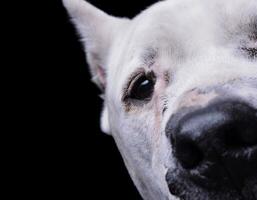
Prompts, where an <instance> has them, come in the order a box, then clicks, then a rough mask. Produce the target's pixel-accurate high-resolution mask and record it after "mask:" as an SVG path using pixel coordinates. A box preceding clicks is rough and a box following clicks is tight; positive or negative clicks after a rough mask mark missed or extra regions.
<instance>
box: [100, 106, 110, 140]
mask: <svg viewBox="0 0 257 200" xmlns="http://www.w3.org/2000/svg"><path fill="white" fill-rule="evenodd" d="M100 123H101V124H100V126H101V130H102V132H104V133H105V134H107V135H111V131H110V122H109V114H108V109H107V106H106V105H104V107H103V110H102V115H101V120H100Z"/></svg>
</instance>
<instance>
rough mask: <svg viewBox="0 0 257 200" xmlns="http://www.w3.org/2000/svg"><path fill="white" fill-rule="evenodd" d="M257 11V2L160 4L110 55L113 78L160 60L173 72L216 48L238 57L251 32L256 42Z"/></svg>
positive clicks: (138, 21) (122, 78)
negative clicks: (180, 64)
mask: <svg viewBox="0 0 257 200" xmlns="http://www.w3.org/2000/svg"><path fill="white" fill-rule="evenodd" d="M256 10H257V1H256V0H248V1H247V2H246V1H245V0H226V1H224V0H213V1H207V0H179V1H176V0H166V1H161V2H159V3H156V4H154V5H153V6H151V7H150V8H148V9H146V10H145V11H143V12H142V13H141V14H139V15H138V16H136V17H135V18H134V19H132V21H131V22H132V23H131V24H130V27H129V28H128V29H126V30H125V31H123V32H122V34H121V36H120V37H119V38H118V39H117V43H116V45H114V48H113V51H112V52H111V56H110V62H109V65H111V66H112V67H113V70H111V72H110V76H109V78H110V79H111V80H113V79H114V77H116V78H117V79H119V81H120V82H124V81H125V80H126V79H127V78H128V76H129V74H132V73H133V72H134V71H135V70H136V69H137V68H141V67H142V66H143V67H144V66H145V67H149V66H151V65H152V64H153V63H154V62H155V60H156V59H158V61H159V62H160V61H161V62H162V63H159V66H162V67H163V66H166V68H168V70H170V66H176V65H177V64H179V63H178V62H185V61H187V62H188V60H187V59H188V58H189V59H190V58H197V56H200V57H202V55H206V57H208V55H214V54H212V52H213V49H214V51H215V52H218V53H219V54H220V55H221V56H220V58H221V59H223V60H224V59H226V56H224V55H229V56H230V57H231V58H230V59H232V60H233V57H232V56H231V55H232V54H230V50H232V51H233V50H234V49H235V50H236V49H238V48H239V47H240V45H241V44H240V43H241V42H242V41H247V40H249V36H253V38H254V42H253V43H255V45H256V41H257V13H256ZM215 48H216V50H215ZM223 50H224V53H223V52H222V51H223ZM228 51H229V52H228ZM209 52H210V54H208V53H209ZM227 53H228V54H227ZM214 56H215V61H214V62H217V63H218V62H219V61H218V57H217V55H214ZM218 56H219V55H218ZM160 57H161V59H160ZM235 58H236V56H235ZM208 59H209V58H208ZM173 62H174V65H173ZM115 66H117V67H115ZM114 68H116V70H115V69H114ZM165 70H166V69H165Z"/></svg>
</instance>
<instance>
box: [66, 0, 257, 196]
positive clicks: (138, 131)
mask: <svg viewBox="0 0 257 200" xmlns="http://www.w3.org/2000/svg"><path fill="white" fill-rule="evenodd" d="M64 4H65V6H66V8H67V9H68V11H69V13H70V15H71V17H72V20H73V22H74V24H75V25H76V27H77V29H78V31H79V33H80V35H81V36H82V41H83V43H84V44H85V47H86V52H87V58H88V63H89V65H90V68H91V72H92V76H93V80H94V81H95V83H97V85H98V86H99V87H100V88H101V89H102V90H103V93H104V100H105V103H104V109H103V115H102V119H101V126H102V129H103V131H104V132H106V133H109V134H111V135H112V136H113V137H114V139H115V141H116V143H117V146H118V148H119V150H120V152H121V154H122V156H123V158H124V162H125V164H126V166H127V168H128V171H129V172H130V175H131V177H132V179H133V181H134V183H135V184H136V186H137V188H138V190H139V191H140V193H141V195H142V196H143V198H144V199H147V200H150V199H152V200H157V199H166V200H168V199H177V198H178V199H185V200H192V199H197V200H208V199H209V200H217V199H222V200H237V199H238V200H239V199H248V200H254V199H257V1H256V0H249V1H244V0H227V1H223V0H215V1H204V0H167V1H163V2H159V3H157V4H155V5H154V6H152V7H150V8H149V9H147V10H146V11H144V12H142V13H141V14H140V15H138V16H137V17H135V18H134V19H132V20H129V19H121V18H115V17H111V16H109V15H107V14H105V13H103V12H102V11H100V10H98V9H97V8H95V7H93V6H92V5H90V4H89V3H87V2H85V1H83V0H64Z"/></svg>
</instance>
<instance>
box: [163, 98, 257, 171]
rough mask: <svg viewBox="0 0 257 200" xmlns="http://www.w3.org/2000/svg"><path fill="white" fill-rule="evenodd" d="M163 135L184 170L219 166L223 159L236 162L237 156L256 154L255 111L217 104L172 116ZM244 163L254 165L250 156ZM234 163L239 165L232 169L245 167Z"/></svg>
mask: <svg viewBox="0 0 257 200" xmlns="http://www.w3.org/2000/svg"><path fill="white" fill-rule="evenodd" d="M166 134H167V135H168V137H169V138H170V140H171V145H172V149H173V153H174V156H175V157H176V159H177V161H178V163H179V164H180V165H181V166H182V167H183V169H185V170H190V169H195V168H197V167H199V166H201V165H203V164H204V163H205V164H206V163H207V162H209V163H215V164H218V165H219V163H218V162H220V160H222V159H226V158H225V155H226V156H228V157H229V159H230V160H231V159H234V160H237V159H239V157H240V156H239V155H242V157H244V154H245V152H247V151H249V152H250V150H253V151H255V154H256V145H257V111H256V109H254V108H253V107H251V106H249V105H247V104H246V103H241V102H236V101H225V102H220V101H219V102H216V103H213V104H210V105H208V106H206V107H204V108H201V109H197V110H194V111H188V110H187V111H184V112H183V111H182V113H180V114H176V115H173V116H172V117H171V118H170V119H169V121H168V124H167V127H166ZM251 152H252V151H251ZM252 153H253V152H252ZM255 156H256V155H255ZM247 159H248V161H249V160H250V161H249V165H252V164H253V162H256V160H255V161H251V159H256V158H253V157H251V155H250V157H249V155H248V157H247ZM230 163H232V162H230ZM234 163H237V164H236V165H241V166H235V167H244V164H246V163H244V162H242V163H241V164H240V162H236V161H235V162H234ZM238 163H239V164H238ZM255 164H256V163H255ZM246 165H247V164H246ZM231 167H232V168H233V166H231ZM250 168H251V166H250ZM253 170H254V169H253ZM248 171H249V170H248ZM255 171H256V170H255Z"/></svg>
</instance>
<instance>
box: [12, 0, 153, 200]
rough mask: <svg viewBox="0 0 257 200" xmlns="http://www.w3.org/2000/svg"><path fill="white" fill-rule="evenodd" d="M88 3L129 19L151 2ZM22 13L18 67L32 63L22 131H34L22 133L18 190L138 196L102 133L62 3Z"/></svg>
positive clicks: (98, 103) (52, 1) (56, 0)
mask: <svg viewBox="0 0 257 200" xmlns="http://www.w3.org/2000/svg"><path fill="white" fill-rule="evenodd" d="M90 2H91V3H92V4H94V5H95V6H97V7H98V8H100V9H102V10H104V11H106V12H107V13H109V14H112V15H114V16H121V17H129V18H132V17H134V16H135V15H136V14H138V13H139V12H140V11H142V10H144V9H145V8H146V7H147V6H149V5H151V4H152V3H154V2H156V1H154V0H141V1H131V0H122V1H114V0H91V1H90ZM22 14H24V16H25V15H26V18H24V19H22V20H21V18H20V19H19V20H18V21H17V19H16V22H17V23H16V24H17V25H19V26H20V27H19V29H20V30H21V31H23V29H26V33H25V32H24V37H23V35H22V34H20V35H19V38H18V39H19V41H21V42H22V43H23V44H22V45H20V46H21V47H22V49H21V50H19V51H20V53H23V54H22V56H21V57H22V58H21V59H22V60H24V61H25V62H24V63H23V64H22V65H27V66H29V67H30V69H29V70H28V71H29V75H27V76H26V79H27V80H25V82H26V81H27V82H28V83H27V84H26V86H27V87H28V88H29V91H28V93H30V97H31V98H29V101H28V100H27V99H26V106H28V107H29V108H30V111H28V110H27V107H26V106H25V104H24V106H23V107H24V108H23V109H24V110H23V111H25V113H28V115H30V118H28V120H27V122H26V125H28V126H27V127H26V128H27V131H28V132H31V135H29V136H28V138H25V140H26V139H28V141H29V142H28V143H29V144H30V145H29V146H28V147H27V152H26V153H24V152H23V154H28V155H29V156H27V157H26V156H23V155H22V156H23V158H24V159H22V162H23V163H24V168H23V169H25V168H26V173H25V172H23V176H22V177H23V178H21V180H20V184H24V182H23V180H24V179H26V180H27V181H28V182H30V184H29V185H28V186H27V187H26V189H25V190H24V189H23V190H21V193H24V194H26V196H31V197H33V198H35V199H37V198H39V197H47V198H48V197H49V198H50V197H54V198H59V197H65V198H68V199H97V200H98V199H133V200H137V199H141V197H140V196H139V194H138V192H137V190H136V188H135V187H134V185H133V183H132V181H131V179H130V177H129V175H128V173H127V170H126V169H125V166H124V164H123V161H122V158H121V157H120V154H119V152H118V150H117V148H116V145H115V143H114V141H113V139H112V138H111V137H110V136H107V135H105V134H103V133H101V131H100V128H99V126H100V125H99V119H100V111H101V107H102V100H101V99H100V98H99V95H100V91H99V90H98V89H97V87H96V86H95V85H94V84H93V83H91V81H90V75H89V73H88V70H87V68H88V66H87V63H86V59H85V54H84V52H83V48H82V46H81V44H80V42H79V39H78V36H77V34H76V31H75V29H74V27H73V25H72V24H71V23H70V20H69V17H68V14H67V12H66V10H65V9H64V7H63V6H62V2H61V0H44V1H32V2H31V4H30V5H29V6H28V7H27V8H26V9H24V10H22ZM23 22H29V24H28V23H23ZM24 24H28V25H29V26H28V27H25V25H24ZM16 46H18V45H16ZM20 55H21V54H20ZM17 59H18V58H17ZM20 65H21V64H20ZM23 72H24V71H23ZM23 79H25V78H23ZM23 87H25V86H23ZM24 93H25V91H24V92H23V96H24ZM21 104H22V103H21ZM21 117H23V118H24V116H21ZM22 124H23V125H24V123H22ZM23 136H24V135H23ZM31 136H32V137H31ZM23 140H24V137H23ZM24 146H26V145H24ZM25 148H26V147H25ZM25 158H26V159H25ZM28 163H30V164H28ZM19 165H21V163H19ZM21 171H22V170H21Z"/></svg>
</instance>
